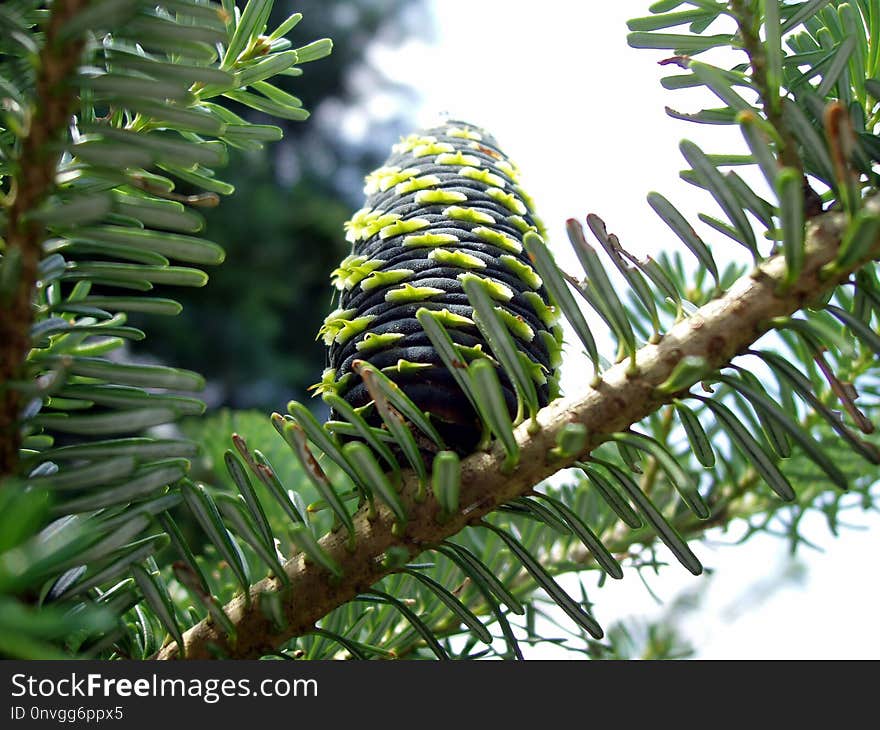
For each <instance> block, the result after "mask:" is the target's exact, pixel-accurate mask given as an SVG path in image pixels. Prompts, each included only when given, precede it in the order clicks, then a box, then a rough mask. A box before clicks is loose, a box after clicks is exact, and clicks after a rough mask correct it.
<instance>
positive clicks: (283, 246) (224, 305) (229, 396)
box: [132, 0, 430, 410]
mask: <svg viewBox="0 0 880 730" xmlns="http://www.w3.org/2000/svg"><path fill="white" fill-rule="evenodd" d="M292 12H301V13H302V14H303V19H302V21H300V24H299V26H298V29H297V30H298V32H301V33H302V35H303V37H320V36H328V37H330V38H332V39H334V41H335V48H334V51H333V53H332V54H331V55H330V56H329V57H328V58H325V59H324V60H323V61H322V62H321V63H319V64H311V65H310V66H308V67H307V68H305V69H304V73H303V75H302V76H299V77H295V78H294V77H289V76H281V77H279V78H278V79H277V81H276V84H277V85H278V86H279V87H281V88H282V89H284V90H285V91H287V92H289V93H291V94H295V95H296V96H297V97H299V98H300V99H302V101H303V104H304V106H305V108H307V109H309V110H311V112H312V118H311V119H310V120H309V123H308V124H302V123H298V122H292V121H285V120H283V119H277V118H274V117H273V118H271V119H269V118H268V117H267V116H266V115H263V114H261V113H260V112H256V111H254V110H252V109H249V108H247V107H245V106H242V105H237V104H235V103H234V102H230V107H231V108H233V109H234V111H235V112H236V113H237V114H239V115H240V116H243V117H244V118H246V119H248V120H250V121H255V122H260V123H267V122H268V123H272V124H276V125H279V126H281V127H282V128H283V129H284V139H283V141H281V142H280V143H278V144H274V145H271V146H267V147H265V148H264V149H262V150H259V151H254V152H242V151H241V150H234V149H233V150H230V160H229V164H228V166H227V167H226V168H225V169H224V170H223V171H222V173H221V175H223V179H224V180H225V181H227V182H229V183H231V184H232V185H234V186H235V205H220V206H218V207H217V208H213V209H207V210H204V211H203V212H204V214H205V217H206V219H207V224H206V230H205V237H206V238H208V239H210V240H213V241H216V242H217V243H219V244H220V245H221V246H222V247H223V248H224V249H225V250H226V263H225V265H223V266H220V267H217V268H214V269H212V270H210V272H209V273H210V277H211V279H210V284H209V285H208V286H207V287H205V288H203V289H199V290H198V291H191V292H184V293H183V294H182V295H181V296H179V300H180V302H181V303H182V304H183V306H184V309H183V312H182V313H181V314H180V315H179V316H178V317H175V318H159V317H150V318H149V320H147V319H136V318H134V317H132V320H133V322H132V323H133V324H134V325H135V326H147V325H148V326H149V328H151V330H152V331H153V332H155V336H153V337H151V338H149V340H148V341H145V342H143V343H139V346H138V345H136V346H135V347H134V348H133V349H132V354H133V355H134V356H135V357H136V358H138V359H140V358H146V359H150V358H156V359H158V360H160V361H163V362H174V363H175V364H176V365H178V366H180V367H186V368H193V369H196V370H199V371H200V372H201V373H203V374H204V375H205V376H206V378H207V379H208V388H207V390H206V394H205V396H206V400H207V402H208V406H209V408H210V407H219V406H230V407H232V408H259V409H262V410H267V409H268V410H279V409H282V408H283V406H284V404H285V403H286V402H287V401H288V400H290V399H291V398H299V399H302V398H304V397H306V392H305V389H306V388H307V387H308V386H309V385H311V384H312V383H314V382H315V381H316V380H317V379H318V378H319V376H320V373H321V369H322V368H323V366H324V357H325V348H324V347H323V345H322V344H321V343H319V342H316V341H315V335H316V333H317V331H318V328H319V327H320V325H321V321H322V319H323V315H324V313H325V309H326V307H325V306H324V302H327V303H328V304H329V301H330V287H329V283H328V282H329V280H328V275H329V272H330V271H332V270H333V268H334V267H335V266H336V264H337V263H338V262H339V260H340V259H341V258H342V257H343V256H344V255H345V253H346V252H347V249H348V244H347V243H346V241H345V239H344V237H343V234H342V230H343V228H342V226H343V222H344V221H345V220H346V219H347V218H348V217H349V216H350V215H351V212H352V211H353V210H355V209H357V208H358V207H360V205H361V197H362V192H361V188H362V186H363V178H364V175H365V174H366V173H368V172H369V171H370V170H371V169H373V168H375V167H377V166H378V165H379V164H380V163H381V161H382V159H383V158H384V157H385V155H386V154H387V147H388V144H387V140H389V139H395V138H396V137H397V135H399V134H402V133H405V132H406V131H407V130H408V128H409V127H410V126H411V120H409V119H408V118H407V108H408V106H411V105H412V100H413V99H414V96H415V92H414V91H412V90H410V89H407V88H405V87H401V86H400V85H399V84H395V83H394V82H392V81H390V80H389V79H388V78H387V77H386V76H385V75H384V74H383V72H382V70H381V69H379V68H378V67H377V66H376V65H375V64H372V63H371V61H370V49H371V48H372V47H373V46H374V45H377V44H381V45H389V46H394V45H396V44H398V43H400V42H401V41H402V40H404V39H411V38H413V37H414V36H420V35H421V36H424V35H425V34H427V33H428V32H429V30H428V28H429V25H430V24H429V23H428V22H427V19H426V13H427V9H426V7H425V3H424V0H357V1H355V0H345V1H343V2H332V3H330V2H326V1H325V0H296V1H294V0H287V1H286V2H278V3H276V4H275V7H274V9H273V14H272V18H271V20H270V27H274V26H275V25H277V24H278V23H280V22H281V21H283V20H284V18H286V17H287V16H289V15H290V14H291V13H292ZM367 100H371V101H370V105H369V107H368V106H367ZM355 118H356V119H357V121H356V123H355V125H352V124H351V123H348V124H346V121H347V120H350V119H355ZM352 126H354V127H356V128H354V129H353V128H352ZM373 140H375V142H374V141H373Z"/></svg>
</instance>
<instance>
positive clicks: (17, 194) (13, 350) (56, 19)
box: [0, 0, 88, 479]
mask: <svg viewBox="0 0 880 730" xmlns="http://www.w3.org/2000/svg"><path fill="white" fill-rule="evenodd" d="M87 5H88V0H56V1H55V2H53V3H52V9H51V13H50V15H49V22H48V25H47V27H46V40H45V43H44V45H43V48H42V50H41V51H40V56H39V62H38V63H39V69H38V73H37V87H36V95H35V99H34V104H33V106H32V109H33V116H32V117H31V118H30V124H29V128H28V130H27V135H26V136H25V137H24V139H23V140H22V143H21V153H20V155H19V157H18V159H17V160H16V172H15V175H14V178H13V184H12V194H11V196H10V197H11V198H12V201H11V204H10V206H9V213H8V216H9V226H8V236H7V239H6V256H17V257H18V259H19V262H20V263H19V276H18V280H17V282H16V286H15V289H14V291H13V292H12V293H11V295H10V296H9V297H8V299H7V300H5V301H0V383H8V382H9V381H11V380H16V379H18V377H19V374H20V370H21V367H22V365H23V363H24V361H25V358H26V356H27V353H28V350H29V349H30V347H31V339H30V334H29V331H30V326H31V323H32V322H33V312H32V304H31V302H32V299H33V292H34V286H35V285H36V282H37V267H38V265H39V263H40V259H41V258H42V251H41V244H42V242H43V239H44V237H45V227H44V226H43V225H42V224H40V223H39V222H38V221H36V220H35V219H34V218H33V217H32V216H31V217H29V214H32V213H33V212H34V211H35V210H37V209H38V208H39V206H40V204H41V203H42V202H43V201H44V200H45V199H46V197H47V196H48V194H49V193H50V192H51V190H52V188H53V186H54V181H55V171H56V168H57V165H58V159H59V157H60V154H61V151H60V149H59V148H58V147H57V145H56V144H55V143H57V142H58V141H59V139H60V138H61V136H62V134H63V132H64V130H65V129H66V127H67V124H68V122H69V119H70V113H71V109H72V107H73V102H74V100H75V98H76V97H75V94H76V87H75V86H73V85H70V84H68V83H67V82H68V80H69V79H70V77H71V76H72V74H73V73H74V71H75V70H76V68H77V66H78V65H79V61H80V56H81V55H82V50H83V45H84V43H85V41H84V39H83V37H82V34H81V33H80V34H77V35H73V36H70V37H63V34H62V31H63V29H64V27H65V26H66V24H67V23H68V22H69V21H70V20H71V19H72V18H73V17H74V16H75V15H76V14H77V13H79V12H80V11H81V10H82V9H83V8H85V7H86V6H87ZM20 408H21V402H20V395H19V393H18V391H17V390H15V389H13V388H9V387H7V388H4V389H3V390H2V391H0V479H2V478H3V477H5V476H8V475H10V474H12V473H13V472H14V471H15V468H16V464H17V463H18V451H19V447H20V445H21V434H20V428H19V424H18V414H19V411H20Z"/></svg>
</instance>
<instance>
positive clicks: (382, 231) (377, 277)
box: [317, 121, 561, 454]
mask: <svg viewBox="0 0 880 730" xmlns="http://www.w3.org/2000/svg"><path fill="white" fill-rule="evenodd" d="M518 177H519V173H518V171H517V169H516V167H515V166H514V165H512V164H511V163H510V162H509V161H508V159H507V158H506V157H505V156H504V154H503V153H502V152H501V151H500V150H499V149H498V147H497V145H496V143H495V140H494V139H493V138H492V137H491V136H490V135H488V134H487V133H486V132H484V131H483V130H481V129H479V128H477V127H474V126H472V125H470V124H466V123H464V122H455V121H449V122H447V123H445V124H444V125H443V126H440V127H437V128H435V129H429V130H427V131H426V132H424V133H421V134H412V135H410V136H408V137H406V138H405V139H402V140H401V141H400V142H399V143H398V144H396V145H394V147H393V149H392V153H391V156H390V157H389V158H388V160H387V162H386V163H385V165H384V166H382V167H380V168H379V169H378V170H376V171H375V172H373V173H372V174H370V175H368V176H367V179H366V187H365V189H364V192H365V193H366V195H367V199H366V204H365V205H364V207H363V208H361V210H359V211H358V212H357V213H355V214H354V216H353V217H352V219H351V220H350V221H349V222H348V223H347V224H346V230H347V236H346V237H347V239H348V240H349V241H351V242H352V252H351V254H350V255H349V256H347V257H346V258H345V260H344V261H342V263H341V264H340V265H339V268H338V269H336V271H334V272H333V277H332V278H333V284H334V286H335V287H336V289H337V290H338V291H339V299H338V303H337V304H338V306H337V308H336V309H335V310H334V311H333V312H331V313H330V314H329V315H328V316H327V318H326V319H325V320H324V326H323V327H322V328H321V330H320V333H319V337H322V338H323V339H324V342H325V344H326V345H327V346H328V347H329V361H330V365H329V367H328V368H327V370H325V371H324V377H323V379H322V382H321V383H320V384H319V385H318V386H317V389H318V390H319V392H325V391H333V392H335V393H337V394H338V395H339V396H341V397H342V398H344V399H345V400H346V401H348V402H349V403H350V404H351V405H352V406H354V407H355V408H359V409H363V410H362V411H361V412H362V415H363V416H364V417H365V418H366V420H367V421H368V422H369V423H372V424H374V425H377V426H378V425H381V419H380V418H379V416H378V414H377V413H375V408H373V407H372V406H371V405H370V404H371V399H370V396H369V393H368V392H367V390H366V388H365V387H364V384H363V382H362V381H361V379H360V376H358V375H357V374H356V373H355V372H354V371H353V369H352V363H353V362H354V361H355V360H364V361H366V362H369V363H370V364H372V365H374V366H375V367H377V368H379V369H381V370H382V372H384V373H385V374H386V375H387V376H388V377H389V378H390V379H391V380H393V381H394V382H396V383H397V384H398V385H399V386H400V387H401V388H402V389H403V391H404V392H405V393H406V394H407V395H408V396H409V397H410V399H411V400H413V401H414V402H415V403H416V405H418V406H419V407H420V408H421V409H422V410H424V411H426V412H427V413H429V414H431V418H432V421H433V423H434V425H435V426H436V428H437V430H438V431H439V432H440V433H441V434H442V435H443V437H444V439H445V440H446V442H447V443H448V444H449V446H450V447H451V448H454V449H456V450H457V451H459V452H461V453H462V454H465V453H469V452H470V451H472V450H473V448H474V446H475V445H476V443H477V441H478V440H479V436H480V432H481V429H480V426H479V420H478V418H477V415H476V414H475V413H474V411H473V409H472V407H471V405H470V403H469V402H468V400H467V398H466V397H465V396H464V394H463V393H462V392H461V390H460V389H459V387H458V385H457V384H456V383H455V381H454V380H453V378H452V376H451V375H450V373H449V372H448V371H447V370H446V367H445V366H444V365H443V363H442V361H441V360H440V358H439V356H438V355H437V353H436V352H435V351H434V348H433V347H432V346H431V342H430V340H429V339H428V337H427V335H426V334H425V332H424V331H423V330H422V327H421V325H420V324H419V322H418V320H417V319H416V312H417V311H418V310H419V309H421V308H422V307H424V308H427V309H431V310H435V311H437V312H439V313H440V314H441V316H442V320H441V321H442V322H443V324H444V325H445V326H446V328H447V331H448V332H449V334H450V336H451V337H452V340H453V341H454V342H455V343H456V344H457V345H458V346H459V350H460V352H461V355H462V357H463V359H464V360H465V361H470V360H473V359H474V358H476V357H486V356H488V357H492V351H491V349H490V348H489V346H488V344H487V343H486V341H485V340H484V339H483V336H482V335H481V334H480V332H479V330H478V329H477V327H476V325H475V324H474V322H473V310H472V308H471V306H470V305H469V304H468V300H467V297H466V296H465V293H464V290H463V288H462V285H461V280H460V277H461V276H462V275H463V274H473V275H477V276H480V277H482V278H484V279H485V280H486V281H487V282H488V283H489V285H490V287H491V289H490V293H491V296H492V298H493V299H494V300H495V302H496V304H497V306H496V311H498V313H499V314H500V315H501V317H502V319H503V320H504V321H505V322H506V323H507V324H508V326H509V329H510V332H511V334H512V335H513V337H514V340H515V342H516V343H517V345H518V346H519V348H520V350H521V351H522V352H523V353H525V354H526V355H527V356H528V358H529V359H530V360H531V361H532V362H533V363H535V364H536V366H535V367H533V368H531V370H532V372H533V374H534V375H533V377H534V378H535V385H536V386H537V390H538V397H539V399H540V402H541V405H542V406H543V405H546V404H547V402H548V401H549V399H550V398H553V397H555V396H556V392H557V373H556V368H557V366H558V359H559V350H560V343H561V329H560V328H559V326H558V325H557V324H556V318H557V309H556V307H554V306H552V305H551V303H550V301H549V298H548V294H547V292H546V291H545V289H544V287H543V283H542V282H541V278H540V277H539V276H538V274H537V272H536V271H535V270H534V269H533V268H532V265H531V262H530V261H529V258H528V255H527V254H526V253H525V251H524V249H523V245H522V238H523V235H524V234H525V233H526V232H527V231H529V230H532V231H536V232H538V233H543V227H542V225H541V222H540V220H539V219H538V218H537V216H535V214H534V213H533V212H532V209H531V208H532V206H531V200H530V198H529V197H528V195H526V193H525V192H524V191H523V190H522V188H520V186H519V184H518V183H517V179H518ZM499 376H500V379H501V384H502V387H503V389H504V395H505V398H506V400H507V403H508V407H509V409H510V413H511V416H513V415H514V414H515V413H516V410H517V409H516V395H515V392H514V389H513V386H512V384H511V382H510V380H509V378H508V377H507V376H506V374H505V373H504V372H503V371H501V370H499Z"/></svg>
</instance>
